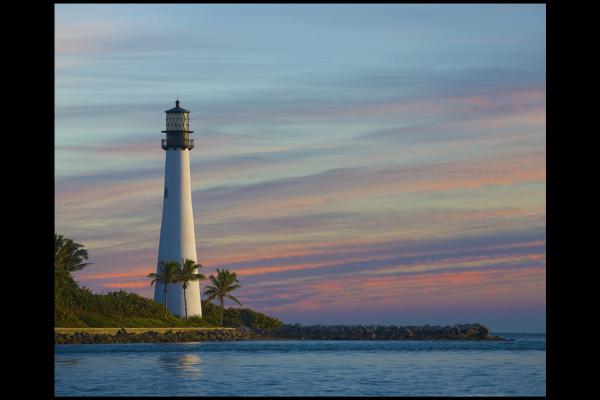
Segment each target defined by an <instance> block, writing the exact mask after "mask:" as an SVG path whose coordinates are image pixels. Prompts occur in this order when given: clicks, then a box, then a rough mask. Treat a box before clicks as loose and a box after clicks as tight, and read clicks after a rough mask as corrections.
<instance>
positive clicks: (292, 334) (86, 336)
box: [54, 324, 506, 344]
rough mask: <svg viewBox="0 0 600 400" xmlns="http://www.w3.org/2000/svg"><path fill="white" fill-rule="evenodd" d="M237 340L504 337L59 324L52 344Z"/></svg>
mask: <svg viewBox="0 0 600 400" xmlns="http://www.w3.org/2000/svg"><path fill="white" fill-rule="evenodd" d="M239 340H479V341H503V340H506V339H504V338H502V337H500V336H496V335H492V334H490V332H489V329H488V328H487V327H485V326H483V325H481V324H462V325H453V326H443V327H442V326H429V325H425V326H393V325H391V326H390V325H388V326H384V325H366V326H365V325H310V326H302V325H299V324H296V325H284V326H283V327H281V328H279V329H275V330H264V329H258V328H247V327H241V328H192V327H185V328H176V327H174V328H60V327H57V328H55V329H54V342H55V344H111V343H185V342H208V341H239Z"/></svg>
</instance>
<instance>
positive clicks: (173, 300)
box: [154, 99, 202, 317]
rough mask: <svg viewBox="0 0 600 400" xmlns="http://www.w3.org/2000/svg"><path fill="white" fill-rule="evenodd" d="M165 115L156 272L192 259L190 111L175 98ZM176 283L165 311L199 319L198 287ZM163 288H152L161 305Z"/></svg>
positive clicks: (200, 312)
mask: <svg viewBox="0 0 600 400" xmlns="http://www.w3.org/2000/svg"><path fill="white" fill-rule="evenodd" d="M165 113H166V114H167V129H166V130H164V131H162V132H163V133H166V134H167V138H166V139H162V140H161V147H162V148H163V149H164V150H165V154H166V161H165V188H164V198H163V211H162V223H161V227H160V244H159V246H158V265H157V273H160V268H161V266H160V263H161V262H162V261H171V260H173V261H178V262H179V263H181V262H182V259H183V260H185V259H186V258H189V259H191V260H194V261H197V259H196V237H195V235H194V214H193V212H192V186H191V178H190V151H191V150H192V149H193V148H194V140H193V139H190V133H192V132H193V131H190V112H189V111H188V110H186V109H184V108H181V107H179V99H177V101H176V102H175V107H174V108H171V109H170V110H167V111H165ZM183 296H184V293H183V288H182V285H181V284H180V283H174V284H169V286H168V293H167V301H168V304H167V308H168V309H169V311H171V312H172V313H173V314H175V315H179V316H183V315H185V303H187V315H188V316H189V317H191V316H194V315H198V316H202V304H201V303H200V284H199V282H198V281H194V282H190V283H189V285H188V287H187V289H186V291H185V297H186V298H185V302H184V297H183ZM164 297H165V296H164V292H163V285H160V284H157V285H155V288H154V301H156V302H158V303H161V304H164V301H165V300H164Z"/></svg>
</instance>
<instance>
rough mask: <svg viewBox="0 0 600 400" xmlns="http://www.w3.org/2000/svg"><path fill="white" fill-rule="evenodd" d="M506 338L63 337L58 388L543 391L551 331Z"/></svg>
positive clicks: (120, 391)
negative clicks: (114, 340) (89, 340)
mask: <svg viewBox="0 0 600 400" xmlns="http://www.w3.org/2000/svg"><path fill="white" fill-rule="evenodd" d="M498 334H499V335H500V336H503V337H505V338H511V339H514V340H513V341H508V342H474V341H341V340H340V341H337V340H336V341H301V340H293V341H292V340H290V341H240V342H202V343H165V344H142V343H134V344H89V345H56V346H55V380H54V382H55V395H57V396H126V395H127V396H478V395H480V396H489V395H493V396H528V395H530V396H544V395H545V394H546V336H545V335H544V334H509V333H498Z"/></svg>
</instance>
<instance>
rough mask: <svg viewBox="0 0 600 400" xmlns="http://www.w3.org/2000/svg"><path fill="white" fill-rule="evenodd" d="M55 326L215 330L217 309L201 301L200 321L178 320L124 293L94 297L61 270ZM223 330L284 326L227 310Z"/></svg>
mask: <svg viewBox="0 0 600 400" xmlns="http://www.w3.org/2000/svg"><path fill="white" fill-rule="evenodd" d="M54 299H55V302H54V325H55V326H56V327H74V328H75V327H82V328H84V327H90V328H92V327H98V328H108V327H131V328H146V327H216V326H219V307H218V306H217V305H215V304H213V303H211V302H206V301H204V300H203V301H202V314H203V315H202V318H200V317H190V318H179V317H176V316H174V315H173V314H171V313H167V315H165V308H164V306H163V305H162V304H159V303H156V302H155V301H154V300H150V299H147V298H145V297H142V296H140V295H137V294H135V293H128V292H125V291H123V290H119V291H116V292H109V293H107V294H95V293H93V292H92V291H91V290H89V289H88V288H86V287H83V288H82V287H79V285H78V284H77V282H76V281H75V280H74V279H73V277H72V275H71V274H70V273H69V272H67V271H65V270H64V269H62V268H55V273H54ZM223 325H224V326H226V327H241V326H247V327H252V328H263V329H275V328H278V327H279V326H281V325H283V322H282V321H280V320H278V319H276V318H272V317H269V316H267V315H265V314H261V313H259V312H256V311H252V310H250V309H248V308H226V309H225V313H224V315H223Z"/></svg>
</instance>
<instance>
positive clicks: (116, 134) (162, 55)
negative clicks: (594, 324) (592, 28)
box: [54, 4, 546, 332]
mask: <svg viewBox="0 0 600 400" xmlns="http://www.w3.org/2000/svg"><path fill="white" fill-rule="evenodd" d="M545 19H546V10H545V5H543V4H537V5H511V4H502V5H468V4H463V5H457V4H446V5H440V4H430V5H426V4H419V5H401V4H379V5H359V4H354V5H332V4H330V5H308V4H300V5H276V4H264V5H232V4H229V5H201V4H188V5H172V4H169V5H166V4H153V5H116V4H107V5H71V4H57V5H55V132H54V138H55V170H54V172H55V228H56V231H57V232H58V233H60V234H62V235H64V236H66V237H69V238H72V239H74V240H75V241H77V242H79V243H82V244H84V245H85V248H86V249H87V250H88V252H89V255H90V261H91V262H92V263H93V264H92V265H91V266H89V267H88V268H86V269H84V270H82V271H80V272H77V273H76V274H75V278H76V279H77V280H78V281H79V282H80V284H82V285H84V286H86V287H88V288H90V289H92V290H93V291H94V292H97V293H106V292H108V291H114V290H126V291H130V292H135V293H138V294H140V295H143V296H146V297H152V294H153V290H152V288H151V286H150V282H149V279H147V278H145V275H146V274H148V273H149V272H154V271H155V269H156V262H157V259H156V258H157V252H158V241H159V234H160V222H161V211H162V199H163V197H162V195H163V185H164V182H163V179H164V163H165V153H164V151H163V150H162V149H161V147H160V139H161V138H163V135H164V134H163V133H161V130H164V124H165V114H164V111H165V110H167V109H169V108H172V107H173V106H174V101H175V99H176V97H177V96H179V99H180V100H181V106H182V107H184V108H186V109H188V110H190V111H191V114H190V127H191V129H192V130H194V133H193V134H192V137H193V138H194V140H195V147H194V149H193V150H192V153H191V155H190V159H191V175H192V199H193V209H194V222H195V232H196V242H197V252H198V260H197V261H198V262H199V263H201V264H202V265H203V266H204V268H203V269H204V273H205V274H206V275H209V274H211V273H214V271H215V269H216V268H227V269H229V270H230V271H232V272H236V273H237V274H238V277H239V279H240V283H241V286H242V287H241V288H240V289H238V290H237V291H236V293H235V296H236V297H237V298H238V299H239V300H240V301H241V302H242V304H243V305H244V306H245V307H248V308H252V309H255V310H257V311H260V312H264V313H267V314H269V315H273V316H275V317H278V318H280V319H282V320H283V321H285V322H287V323H303V324H311V323H323V324H334V323H356V324H359V323H360V324H367V323H377V324H397V325H410V324H413V325H417V324H430V325H446V324H454V323H469V322H479V323H482V324H485V325H487V326H488V327H490V328H491V329H492V331H495V332H544V331H545V324H546V317H545V308H546V302H545V297H546V51H545V48H546V22H545ZM229 305H230V306H231V305H233V304H229Z"/></svg>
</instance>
